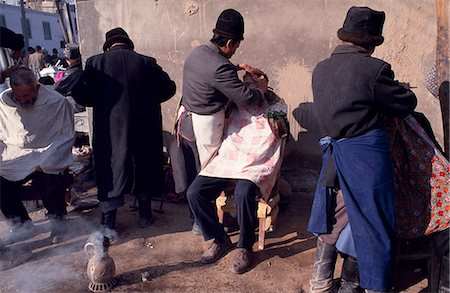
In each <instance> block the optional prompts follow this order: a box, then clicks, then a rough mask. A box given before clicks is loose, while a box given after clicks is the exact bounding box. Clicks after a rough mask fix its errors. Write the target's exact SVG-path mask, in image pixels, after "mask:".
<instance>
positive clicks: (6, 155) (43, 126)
mask: <svg viewBox="0 0 450 293" xmlns="http://www.w3.org/2000/svg"><path fill="white" fill-rule="evenodd" d="M74 139H75V130H74V122H73V109H72V106H71V105H70V103H69V102H68V101H67V100H66V99H65V98H64V97H63V96H62V95H61V94H59V93H58V92H56V91H54V90H53V89H50V88H47V87H46V86H44V85H41V86H40V88H39V91H38V98H37V100H36V103H35V104H34V105H33V106H32V107H31V108H29V109H25V108H23V107H21V106H20V105H18V104H17V103H16V101H15V100H14V99H13V98H12V90H11V89H7V90H5V91H4V92H2V93H1V94H0V176H1V177H3V178H5V179H7V180H9V181H19V180H22V179H24V178H25V177H27V176H28V175H30V174H31V173H33V172H34V171H36V170H37V168H41V169H42V170H43V171H44V173H47V174H60V173H62V172H63V171H64V170H65V169H66V168H67V167H68V166H70V165H72V163H73V158H72V146H73V142H74Z"/></svg>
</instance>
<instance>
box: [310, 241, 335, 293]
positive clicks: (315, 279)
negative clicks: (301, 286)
mask: <svg viewBox="0 0 450 293" xmlns="http://www.w3.org/2000/svg"><path fill="white" fill-rule="evenodd" d="M336 259H337V251H336V248H335V246H334V245H331V244H326V243H325V242H322V241H320V240H319V239H317V251H316V258H315V260H314V265H313V271H312V277H311V280H310V285H311V287H310V292H311V293H323V292H332V289H333V274H334V268H335V265H336Z"/></svg>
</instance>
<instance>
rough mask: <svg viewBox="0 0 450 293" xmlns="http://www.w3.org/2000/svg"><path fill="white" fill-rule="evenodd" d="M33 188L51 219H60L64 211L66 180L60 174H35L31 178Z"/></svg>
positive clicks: (64, 213) (65, 212)
mask: <svg viewBox="0 0 450 293" xmlns="http://www.w3.org/2000/svg"><path fill="white" fill-rule="evenodd" d="M32 178H33V183H32V186H33V188H35V189H37V191H38V193H39V194H40V195H41V198H42V203H43V204H44V207H45V208H46V209H47V211H48V214H49V215H50V216H52V217H58V218H62V217H64V216H65V215H66V214H67V211H66V200H65V190H66V186H67V184H66V179H65V178H64V175H61V174H45V173H42V172H36V173H34V174H33V176H32Z"/></svg>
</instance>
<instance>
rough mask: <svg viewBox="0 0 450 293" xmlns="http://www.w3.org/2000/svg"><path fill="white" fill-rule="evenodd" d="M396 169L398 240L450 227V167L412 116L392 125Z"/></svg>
mask: <svg viewBox="0 0 450 293" xmlns="http://www.w3.org/2000/svg"><path fill="white" fill-rule="evenodd" d="M389 130H390V135H391V142H392V155H393V159H394V168H395V181H396V184H395V193H394V194H395V199H394V200H395V209H396V225H397V237H401V238H416V237H420V236H424V235H429V234H432V233H434V232H438V231H442V230H444V229H446V228H448V227H449V223H450V194H449V185H450V175H449V174H450V165H449V162H448V161H447V159H446V158H445V157H444V156H443V155H442V153H440V152H439V150H438V149H437V148H436V147H435V145H434V144H433V142H432V141H431V139H430V138H429V137H428V136H427V134H426V133H425V131H424V130H423V128H422V127H420V125H419V124H418V123H417V121H416V120H415V119H414V118H413V117H412V116H411V115H410V116H408V117H406V118H403V119H400V118H393V119H392V120H390V121H389Z"/></svg>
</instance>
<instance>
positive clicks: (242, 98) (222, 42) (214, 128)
mask: <svg viewBox="0 0 450 293" xmlns="http://www.w3.org/2000/svg"><path fill="white" fill-rule="evenodd" d="M213 33H214V35H213V37H212V39H211V42H210V43H209V44H207V45H201V46H198V47H196V48H194V49H193V50H192V52H191V53H190V55H189V56H188V57H187V59H186V61H185V63H184V72H183V97H182V101H181V104H182V106H183V108H184V110H185V111H188V112H189V113H190V115H191V117H192V128H193V133H194V139H195V144H196V147H197V150H198V157H199V161H200V169H204V168H205V166H207V163H208V162H209V161H210V159H211V158H212V156H213V155H214V153H215V152H216V151H217V150H218V148H219V147H220V145H221V143H222V137H223V133H224V125H225V106H226V105H227V104H228V103H229V102H232V103H234V104H236V105H237V106H239V107H242V108H245V107H250V106H254V105H258V104H260V103H262V101H263V99H264V93H265V92H267V79H266V78H264V74H263V72H262V71H261V70H258V69H254V68H252V67H251V66H248V65H246V64H240V65H237V66H236V65H233V64H232V63H231V62H230V61H229V59H230V58H231V57H232V56H233V55H234V53H235V52H236V49H237V48H238V47H239V45H240V43H241V41H242V40H243V39H244V18H243V17H242V15H241V14H240V13H239V12H238V11H236V10H234V9H226V10H224V11H222V12H221V14H220V15H219V17H218V19H217V22H216V26H215V28H214V29H213ZM205 60H206V61H207V62H205ZM240 69H244V70H245V71H247V72H249V73H255V74H256V73H258V78H257V79H256V80H255V82H254V83H253V84H252V86H250V85H246V84H245V83H244V82H243V81H242V80H240V79H239V77H238V74H237V71H238V70H240ZM181 112H183V109H182V111H181ZM181 123H183V121H182V122H181ZM202 178H204V177H202V176H198V177H197V178H196V179H195V180H194V182H193V183H192V184H191V185H190V186H189V188H188V190H187V197H188V202H189V206H190V208H191V211H192V213H193V215H194V223H195V224H197V225H199V226H200V228H201V230H202V234H203V237H204V239H205V241H206V240H210V239H214V241H213V242H212V244H211V246H210V247H209V249H208V250H207V251H206V252H205V253H204V254H203V255H202V258H201V261H202V262H203V263H211V262H215V261H217V260H218V259H219V258H221V257H222V256H223V255H224V254H225V253H226V252H227V251H228V250H229V249H230V248H231V247H232V244H231V240H230V238H229V237H228V236H227V235H226V233H225V232H224V230H223V227H222V226H221V225H220V224H219V223H218V220H217V215H216V216H214V215H215V213H216V212H215V209H214V205H213V203H211V202H209V200H212V199H213V198H214V196H215V195H216V197H217V196H218V195H219V194H216V189H217V188H219V189H220V187H221V186H222V187H223V186H224V185H223V184H222V183H223V182H221V183H219V184H217V182H214V183H211V182H209V181H208V180H202ZM242 181H243V183H244V184H240V185H239V188H236V193H238V192H240V195H242V196H238V197H236V198H239V200H238V202H237V203H236V204H237V206H238V207H239V212H240V216H239V217H238V221H239V226H240V227H241V228H242V229H241V235H240V239H241V240H240V241H239V243H238V248H240V249H241V252H242V253H239V254H238V256H237V257H236V259H235V260H234V262H233V264H236V266H233V268H237V269H236V270H233V271H234V272H236V273H242V272H244V271H246V270H247V269H248V267H249V266H250V264H251V261H252V259H253V251H252V246H253V243H254V229H252V227H253V224H254V223H255V222H254V218H253V216H254V214H256V207H255V205H254V204H251V203H252V202H253V203H254V201H255V190H256V187H255V185H254V184H253V183H252V182H250V181H248V180H242ZM244 181H245V182H244ZM224 182H225V181H224ZM210 183H211V184H210ZM213 186H214V187H213ZM206 202H208V203H206ZM247 203H250V204H249V205H247ZM195 224H194V225H195ZM252 235H253V237H252Z"/></svg>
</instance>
